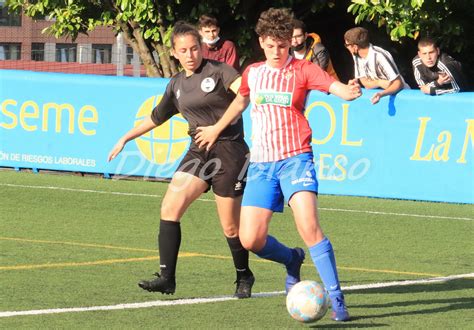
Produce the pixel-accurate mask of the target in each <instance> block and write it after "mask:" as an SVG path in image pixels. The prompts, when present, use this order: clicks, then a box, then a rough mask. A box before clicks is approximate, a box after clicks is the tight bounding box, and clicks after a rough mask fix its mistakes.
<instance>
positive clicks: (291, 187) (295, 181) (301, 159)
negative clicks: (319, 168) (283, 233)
mask: <svg viewBox="0 0 474 330" xmlns="http://www.w3.org/2000/svg"><path fill="white" fill-rule="evenodd" d="M298 191H313V192H315V193H317V192H318V180H317V179H316V172H315V170H314V160H313V153H312V152H308V153H304V154H299V155H297V156H294V157H290V158H286V159H282V160H279V161H277V162H265V163H250V166H249V168H248V172H247V185H246V187H245V191H244V197H243V200H242V206H256V207H261V208H265V209H269V210H272V211H273V212H283V207H284V203H285V201H286V202H288V201H289V200H290V198H291V196H293V194H294V193H296V192H298Z"/></svg>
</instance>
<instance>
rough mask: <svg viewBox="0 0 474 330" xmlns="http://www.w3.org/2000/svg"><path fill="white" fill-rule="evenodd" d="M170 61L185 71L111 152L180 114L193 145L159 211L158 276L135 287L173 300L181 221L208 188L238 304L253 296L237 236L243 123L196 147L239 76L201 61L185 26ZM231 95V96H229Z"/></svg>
mask: <svg viewBox="0 0 474 330" xmlns="http://www.w3.org/2000/svg"><path fill="white" fill-rule="evenodd" d="M171 46H172V54H173V56H174V57H175V58H176V59H178V60H179V62H180V63H181V66H182V67H183V68H184V70H183V71H181V72H180V73H178V74H177V75H175V76H174V77H173V78H172V79H171V81H170V82H169V83H168V85H167V87H166V91H165V94H164V95H163V98H162V99H161V101H160V103H159V104H158V105H157V106H156V107H155V108H154V109H153V112H152V114H151V115H150V116H149V117H147V118H146V119H145V120H143V122H142V123H141V124H140V125H138V126H136V127H134V128H132V129H131V130H130V131H129V132H127V133H126V134H125V135H124V136H123V137H121V138H120V139H119V140H118V142H117V144H116V145H115V146H114V147H113V149H112V150H111V151H110V154H109V157H108V160H109V161H110V160H112V159H114V158H115V157H116V156H117V155H118V154H119V153H120V152H121V151H122V149H123V147H124V146H125V144H126V143H127V142H128V141H130V140H133V139H135V138H137V137H139V136H141V135H143V134H145V133H147V132H149V131H150V130H152V129H154V128H155V127H157V126H159V125H161V124H163V123H164V122H166V121H167V120H168V119H169V118H171V117H172V116H173V115H175V114H177V113H178V112H179V113H181V114H182V115H183V117H184V118H185V119H186V120H187V121H188V123H189V135H190V136H191V138H192V142H191V145H190V148H189V151H188V152H187V154H186V155H185V157H184V158H183V160H182V162H181V163H180V165H179V167H178V169H177V171H176V172H175V173H174V175H173V178H172V179H171V182H170V184H169V186H168V189H167V191H166V194H165V197H164V198H163V201H162V205H161V220H160V229H159V234H158V248H159V254H160V273H156V276H157V277H156V278H154V279H152V280H149V281H140V282H139V283H138V285H139V286H140V287H141V288H142V289H144V290H148V291H155V292H161V293H166V294H172V293H174V292H175V289H176V281H175V272H176V263H177V259H178V251H179V246H180V243H181V227H180V219H181V217H182V216H183V214H184V212H185V211H186V209H187V208H188V206H189V205H190V204H191V203H192V202H193V201H194V200H196V199H197V198H198V197H199V196H200V195H201V194H202V193H204V192H206V191H207V190H209V189H210V187H211V186H212V189H213V192H214V195H215V200H216V205H217V212H218V215H219V219H220V222H221V226H222V228H223V232H224V235H225V236H226V239H227V242H228V244H229V248H230V250H231V253H232V258H233V260H234V266H235V268H236V272H237V280H236V284H237V285H236V290H235V294H234V296H235V297H237V298H248V297H250V295H251V290H252V285H253V283H254V281H255V278H254V276H253V274H252V272H251V270H250V268H249V262H248V258H249V254H248V251H247V250H245V249H244V248H243V247H242V244H241V243H240V239H239V237H238V233H239V216H240V203H241V200H242V194H243V189H244V186H245V181H244V178H245V173H246V168H245V166H246V160H247V158H246V156H247V154H248V147H247V145H246V143H245V142H244V139H243V122H242V118H239V119H238V120H237V121H236V122H235V123H233V125H230V126H229V127H228V129H226V130H225V131H224V132H223V133H222V134H221V135H220V138H219V141H218V143H217V144H216V146H215V147H214V148H212V149H211V150H209V151H206V149H205V148H203V149H199V147H198V146H197V145H196V143H195V138H194V136H195V134H196V127H198V126H209V125H213V124H215V123H216V122H217V121H218V120H219V119H220V118H221V117H222V115H223V114H224V112H225V110H226V109H227V107H228V106H229V104H230V103H231V102H232V100H233V99H234V97H235V92H237V90H238V88H239V86H240V75H239V73H238V72H237V71H235V69H234V68H232V67H230V66H228V65H227V64H224V63H220V62H216V61H212V60H206V59H203V58H202V51H201V39H200V36H199V33H198V31H197V30H196V29H195V28H194V27H193V26H191V25H189V24H187V23H178V24H177V25H176V26H175V27H174V29H173V32H172V34H171ZM233 91H235V92H233Z"/></svg>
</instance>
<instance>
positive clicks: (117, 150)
mask: <svg viewBox="0 0 474 330" xmlns="http://www.w3.org/2000/svg"><path fill="white" fill-rule="evenodd" d="M123 147H125V142H124V141H123V140H122V139H120V140H118V141H117V143H116V144H115V146H114V147H113V148H112V150H111V151H110V152H109V157H107V161H109V162H110V161H111V160H112V159H114V158H115V157H117V155H118V154H119V153H120V152H121V151H122V150H123Z"/></svg>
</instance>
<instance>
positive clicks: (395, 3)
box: [347, 0, 474, 52]
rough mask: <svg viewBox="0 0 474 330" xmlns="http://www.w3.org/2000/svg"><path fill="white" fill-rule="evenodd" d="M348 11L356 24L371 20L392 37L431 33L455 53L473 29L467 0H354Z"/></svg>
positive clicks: (471, 14) (470, 6)
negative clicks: (468, 32)
mask: <svg viewBox="0 0 474 330" xmlns="http://www.w3.org/2000/svg"><path fill="white" fill-rule="evenodd" d="M347 11H348V12H350V13H352V14H353V15H354V16H355V23H356V24H361V23H362V22H364V21H366V22H372V23H375V24H376V25H377V26H378V27H383V26H385V28H386V30H387V33H388V34H389V35H390V38H391V39H392V40H394V41H400V40H401V39H402V38H404V37H408V38H412V39H416V38H418V36H419V35H428V34H429V35H432V36H435V37H437V38H439V39H440V41H441V42H442V43H443V44H444V45H445V46H446V47H449V48H450V49H451V50H452V51H454V52H460V51H461V50H462V49H463V48H465V47H466V46H467V45H469V43H471V44H472V41H468V40H466V38H464V32H466V30H467V29H469V27H471V29H472V21H473V20H474V11H473V9H472V4H469V3H468V1H456V0H411V1H407V0H351V4H350V5H349V7H348V8H347Z"/></svg>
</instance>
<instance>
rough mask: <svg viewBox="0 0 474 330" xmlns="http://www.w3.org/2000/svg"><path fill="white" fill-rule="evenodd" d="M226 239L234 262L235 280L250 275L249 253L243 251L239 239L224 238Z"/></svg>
mask: <svg viewBox="0 0 474 330" xmlns="http://www.w3.org/2000/svg"><path fill="white" fill-rule="evenodd" d="M226 239H227V244H229V248H230V252H231V253H232V259H233V260H234V267H235V270H236V271H237V278H240V277H241V276H244V277H247V276H250V275H252V271H251V270H250V268H249V251H247V250H246V249H244V247H243V246H242V243H240V239H239V237H238V236H237V237H226Z"/></svg>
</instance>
